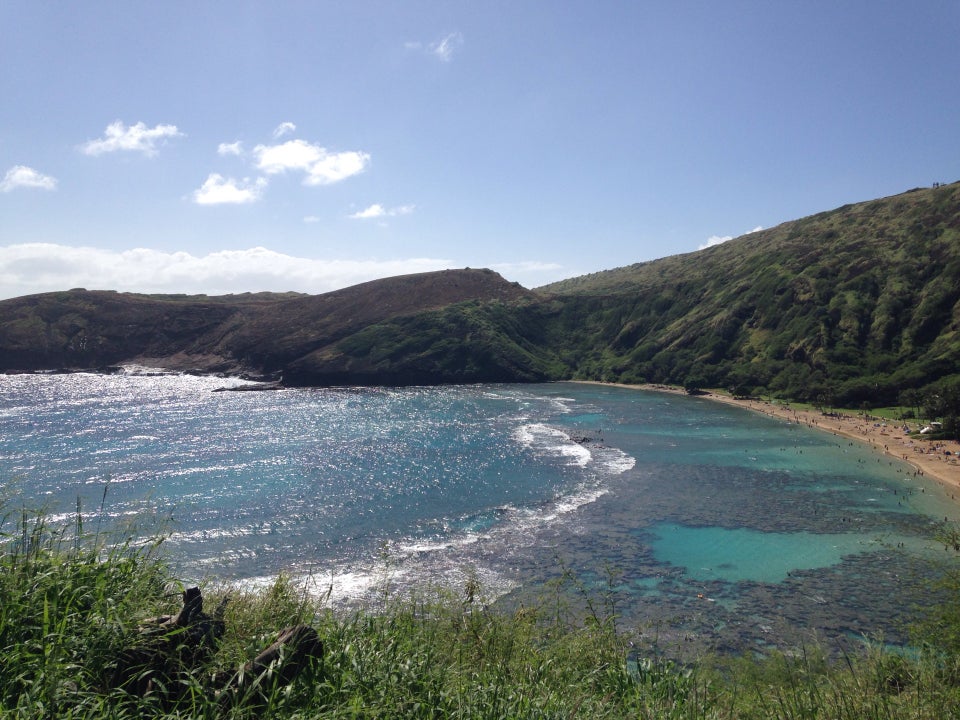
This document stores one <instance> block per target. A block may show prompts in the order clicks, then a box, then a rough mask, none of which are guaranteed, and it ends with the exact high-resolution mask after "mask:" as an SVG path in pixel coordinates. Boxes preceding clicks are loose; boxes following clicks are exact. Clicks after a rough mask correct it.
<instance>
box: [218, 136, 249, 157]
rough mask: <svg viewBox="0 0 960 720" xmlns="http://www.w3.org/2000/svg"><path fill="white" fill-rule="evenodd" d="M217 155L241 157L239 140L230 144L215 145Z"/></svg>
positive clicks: (241, 147) (241, 150) (241, 149)
mask: <svg viewBox="0 0 960 720" xmlns="http://www.w3.org/2000/svg"><path fill="white" fill-rule="evenodd" d="M217 155H236V156H240V155H243V143H242V142H240V141H239V140H237V141H236V142H232V143H220V144H219V145H217Z"/></svg>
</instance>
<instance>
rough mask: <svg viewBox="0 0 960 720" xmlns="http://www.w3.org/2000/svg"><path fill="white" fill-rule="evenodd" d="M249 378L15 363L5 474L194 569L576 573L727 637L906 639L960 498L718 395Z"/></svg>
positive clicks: (199, 573) (395, 583)
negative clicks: (144, 538)
mask: <svg viewBox="0 0 960 720" xmlns="http://www.w3.org/2000/svg"><path fill="white" fill-rule="evenodd" d="M235 384H238V383H237V381H227V380H221V379H215V378H197V377H188V376H143V375H124V376H101V375H58V376H40V375H32V376H25V375H21V376H6V377H0V477H2V478H3V480H4V481H5V484H6V488H5V490H6V495H7V496H11V495H13V496H14V498H15V500H14V502H26V503H29V504H31V505H35V506H42V507H43V508H45V509H46V511H47V512H49V513H50V515H51V518H53V519H54V521H56V522H63V523H69V522H71V518H72V515H71V514H72V512H74V511H75V508H76V504H77V499H78V498H80V501H81V504H82V507H83V508H84V515H85V524H86V526H87V527H91V523H103V524H104V525H109V526H113V527H116V526H118V525H119V526H126V527H132V528H133V531H134V532H137V533H141V534H149V533H152V532H161V533H165V534H166V535H168V538H169V539H168V541H167V542H166V543H165V545H166V547H167V548H168V552H169V554H170V558H171V561H172V562H173V563H174V565H175V568H176V570H177V572H178V573H179V574H180V575H181V576H182V577H183V578H184V579H196V578H200V577H209V576H211V575H213V576H217V577H220V578H223V579H225V580H228V581H233V582H244V583H250V584H259V583H265V582H269V581H270V578H271V577H273V576H275V575H276V573H278V572H281V571H283V572H287V573H290V574H293V575H295V576H299V577H302V578H305V579H307V580H308V581H309V582H310V583H312V584H313V585H314V586H315V587H316V588H317V590H318V591H326V590H330V591H331V599H332V602H334V603H352V602H365V601H367V600H368V599H370V598H374V597H377V596H380V595H382V592H383V591H384V590H385V589H390V591H391V592H396V591H404V590H406V589H410V588H416V587H423V586H424V585H427V584H451V585H453V586H454V587H456V586H458V585H462V584H463V583H465V582H466V579H467V577H468V576H475V577H477V578H479V579H480V581H481V582H482V583H483V586H484V588H485V591H486V592H487V593H488V595H489V596H490V598H491V599H493V598H499V599H500V601H501V602H504V603H514V604H519V603H524V604H526V603H531V602H539V599H538V598H542V595H543V592H544V588H548V587H552V585H551V581H554V580H557V579H558V578H561V577H564V576H572V577H575V578H576V579H577V582H576V585H577V587H579V588H585V589H586V591H587V592H596V593H598V594H600V595H603V596H604V597H611V595H610V593H613V594H614V595H615V596H616V610H617V613H618V614H619V616H620V618H621V624H622V625H624V626H625V627H633V628H644V629H651V628H655V629H656V633H657V636H658V637H659V638H661V639H664V640H672V641H676V642H690V641H691V638H695V639H696V641H697V642H698V643H702V644H703V645H704V646H706V647H709V648H714V649H720V650H725V649H742V648H744V647H755V648H764V647H768V646H771V645H773V646H776V645H785V644H789V643H790V642H794V641H796V640H797V639H798V638H800V639H802V638H803V637H805V636H806V634H811V633H812V634H817V635H821V636H823V637H827V638H845V637H850V636H856V635H858V634H867V633H873V632H874V631H876V630H878V629H879V630H881V631H883V632H884V633H885V634H886V635H887V636H888V637H893V638H894V639H896V637H897V636H898V633H899V632H900V630H901V628H900V627H899V626H900V624H901V622H902V621H903V620H905V619H906V615H905V613H907V612H908V609H909V607H910V606H911V604H912V602H913V601H914V600H915V599H916V593H917V592H918V587H919V586H918V585H917V568H918V567H923V565H922V564H923V562H925V560H924V559H925V558H926V557H928V556H929V555H931V554H932V553H935V552H937V550H938V549H937V548H936V547H935V545H934V544H933V543H931V542H930V540H929V537H930V533H931V530H932V528H933V527H934V526H935V525H936V523H937V522H939V521H942V520H943V519H944V518H945V517H949V518H951V519H956V518H957V516H958V513H957V506H956V505H955V504H954V503H952V502H950V501H949V500H948V499H947V498H946V497H945V495H944V493H943V492H942V491H941V490H940V489H939V488H938V487H937V486H936V484H935V483H930V482H927V481H926V480H925V479H923V478H915V477H913V476H912V475H911V474H910V471H909V469H908V468H907V467H906V466H905V465H902V464H899V463H896V462H893V461H890V460H889V459H888V458H885V457H882V456H879V455H877V454H876V453H874V452H873V451H871V450H869V449H867V448H865V447H861V446H856V445H851V444H850V443H849V442H847V441H841V440H839V439H838V438H836V437H834V436H832V435H828V434H825V433H818V432H815V431H813V430H810V429H807V428H804V427H800V426H797V425H791V424H788V423H784V422H781V421H777V420H774V419H771V418H769V417H766V416H762V415H758V414H753V413H750V412H747V411H744V410H741V409H739V408H732V407H728V406H723V405H718V404H715V403H710V402H708V401H705V400H702V399H698V398H688V397H682V396H675V395H667V394H660V393H647V392H638V391H634V390H629V389H623V388H614V387H606V386H594V385H578V384H548V385H495V386H494V385H491V386H468V387H444V388H407V389H389V388H365V389H364V388H361V389H328V390H285V391H280V392H212V391H213V390H215V389H217V388H218V387H221V386H224V385H235ZM104 493H105V495H104ZM940 552H941V553H942V549H940ZM578 592H580V590H577V589H576V588H574V592H573V595H572V596H571V599H570V602H572V603H573V605H574V606H575V605H576V604H577V602H578V601H577V597H578V595H577V593H578ZM579 597H580V598H581V599H582V598H583V596H582V595H580V596H579Z"/></svg>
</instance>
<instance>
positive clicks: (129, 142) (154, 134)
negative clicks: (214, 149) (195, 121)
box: [80, 120, 183, 156]
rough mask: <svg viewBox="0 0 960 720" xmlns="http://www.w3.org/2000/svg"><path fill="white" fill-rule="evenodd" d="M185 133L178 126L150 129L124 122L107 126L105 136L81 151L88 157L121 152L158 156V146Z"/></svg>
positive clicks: (81, 147) (93, 141) (83, 147)
mask: <svg viewBox="0 0 960 720" xmlns="http://www.w3.org/2000/svg"><path fill="white" fill-rule="evenodd" d="M182 136H183V133H182V132H180V131H179V130H178V129H177V126H176V125H156V126H154V127H152V128H148V127H147V126H146V125H145V124H144V123H142V122H138V123H137V124H136V125H131V126H129V127H127V126H126V125H124V124H123V123H122V122H120V121H119V120H117V121H116V122H113V123H110V124H109V125H107V129H106V131H105V132H104V135H103V137H102V138H100V139H99V140H90V141H88V142H86V143H84V144H83V145H81V146H80V151H81V152H83V153H85V154H86V155H102V154H103V153H108V152H117V151H120V150H124V151H134V152H142V153H143V154H144V155H147V156H153V155H156V154H157V152H158V151H157V145H160V144H162V143H163V142H165V141H166V140H167V139H168V138H175V137H182Z"/></svg>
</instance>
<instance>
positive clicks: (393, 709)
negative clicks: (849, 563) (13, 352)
mask: <svg viewBox="0 0 960 720" xmlns="http://www.w3.org/2000/svg"><path fill="white" fill-rule="evenodd" d="M0 533H2V535H0V652H2V657H3V663H0V717H5V718H6V717H11V718H12V717H17V718H53V717H56V718H91V719H92V718H151V717H156V718H160V717H180V718H185V717H191V718H227V717H233V718H254V717H272V718H358V717H369V718H384V717H394V718H590V719H591V720H593V719H595V718H624V717H643V718H675V719H681V718H705V719H706V718H713V719H716V720H725V719H727V718H730V719H733V718H747V719H749V718H755V719H756V720H761V719H762V720H768V719H770V718H809V719H815V718H833V719H836V718H839V719H847V720H855V719H860V718H864V719H866V718H880V717H883V718H919V719H921V720H924V719H929V720H940V719H942V718H946V717H956V716H957V715H958V713H960V672H958V668H960V666H958V663H957V655H956V651H957V648H956V647H955V638H956V637H958V636H960V634H958V627H960V625H958V623H960V620H958V611H957V607H958V605H957V601H956V597H957V595H956V593H955V592H954V593H953V597H954V600H953V602H952V603H950V604H949V607H948V608H941V610H940V611H939V612H938V613H936V614H934V615H932V616H931V619H932V622H933V624H932V625H931V626H930V627H929V628H927V635H926V637H927V639H928V640H929V641H931V642H927V643H923V644H921V645H920V646H919V647H920V650H921V651H920V652H918V653H917V654H915V655H909V656H904V655H899V654H896V653H893V652H890V651H887V650H884V649H883V648H882V647H880V646H876V647H873V648H870V649H866V650H865V651H864V653H863V655H861V656H858V657H850V656H847V657H845V659H844V660H843V661H842V662H839V663H831V662H830V661H828V660H827V659H826V658H825V656H824V655H823V654H822V653H821V652H820V651H819V650H818V649H817V648H814V647H807V648H798V649H797V652H796V653H795V654H790V655H772V656H770V657H767V658H752V657H744V658H723V659H714V660H711V659H702V660H699V661H697V662H696V663H694V664H688V665H682V664H679V663H676V662H674V661H672V660H669V659H667V658H665V657H663V656H662V655H659V654H657V652H656V650H655V649H654V648H653V647H650V646H648V645H644V644H643V643H642V641H641V640H640V639H639V638H635V637H632V636H627V635H624V634H622V633H620V632H618V631H617V629H616V624H615V619H616V615H615V602H613V600H612V599H611V598H609V597H605V596H603V595H601V596H599V597H595V598H587V600H588V602H587V607H588V608H593V609H592V610H589V609H588V611H587V612H586V613H585V614H582V615H577V614H573V613H572V612H571V611H570V610H569V608H568V607H567V606H565V605H564V604H563V603H562V601H561V598H562V594H561V593H559V591H558V593H557V594H556V595H554V596H550V597H548V598H546V599H545V600H544V601H543V602H542V604H540V605H537V606H534V607H526V608H522V609H520V610H515V611H506V610H498V609H496V608H495V607H493V608H491V607H490V606H489V605H487V604H486V603H485V602H484V599H483V596H482V588H480V587H478V586H477V585H476V584H475V583H474V582H472V581H471V582H469V583H468V585H467V587H465V588H463V589H462V591H461V592H452V591H450V592H440V591H436V592H430V591H424V592H423V593H422V594H421V595H419V596H417V597H409V598H401V597H391V596H390V595H389V594H388V593H387V591H386V589H385V590H384V594H383V595H382V597H381V600H380V603H379V604H378V606H377V607H373V608H368V609H366V610H362V611H351V612H342V613H339V614H338V613H335V612H332V611H331V610H329V609H328V608H327V607H326V606H325V605H324V603H323V601H322V599H315V598H311V597H309V596H307V595H306V594H304V593H303V592H302V591H301V590H299V589H298V588H297V587H295V586H294V585H293V584H291V583H290V582H289V581H288V580H285V579H284V578H279V579H278V580H277V581H276V582H275V584H274V585H273V586H272V587H269V588H267V589H266V590H264V591H262V592H259V593H250V592H244V591H239V590H236V589H227V588H215V587H208V588H205V590H204V592H205V594H206V595H207V597H208V599H209V600H210V604H215V603H216V601H217V599H218V596H222V595H224V594H229V596H230V602H229V603H228V604H227V605H226V609H225V612H224V615H223V623H224V633H223V635H222V637H221V639H220V642H219V644H218V645H216V646H215V649H214V651H213V652H211V653H210V654H209V655H208V656H202V655H201V656H199V657H200V660H197V658H198V655H197V653H196V647H193V646H188V647H182V646H180V643H179V641H178V639H177V637H178V636H177V635H176V634H172V635H170V636H169V637H164V642H165V643H167V644H166V645H164V647H166V648H168V652H169V662H168V666H167V671H166V672H168V673H170V674H169V675H164V676H157V675H153V677H154V682H153V683H152V684H151V685H150V686H149V687H150V690H149V692H146V693H144V692H143V691H142V688H141V689H140V690H138V689H137V678H136V675H134V677H133V678H132V679H131V680H129V681H128V684H127V685H126V686H124V687H117V686H116V685H117V683H116V682H115V678H116V677H117V667H118V665H119V664H120V663H122V662H123V661H124V658H129V657H130V652H131V649H135V648H138V647H142V646H143V643H144V642H145V640H144V637H145V636H144V635H143V633H142V631H138V624H139V623H141V622H142V621H143V620H144V619H145V618H147V617H151V616H156V615H158V614H161V613H164V612H167V613H172V612H176V611H177V609H178V607H177V598H178V597H179V595H180V593H179V592H178V591H177V590H178V587H177V583H176V582H175V581H174V580H173V578H172V577H171V576H170V574H169V571H168V570H167V569H166V568H165V567H164V565H163V563H162V560H161V559H160V556H159V555H158V554H157V552H156V550H157V543H154V544H150V545H147V546H139V547H137V546H134V545H133V544H131V543H129V542H125V543H121V544H120V545H113V544H109V543H107V542H105V540H106V538H104V536H103V535H100V534H99V533H98V534H96V535H93V536H91V535H87V534H84V529H83V528H81V527H79V523H73V524H71V525H70V526H68V527H64V528H55V527H50V526H48V525H46V524H44V521H43V520H42V519H40V518H39V517H38V516H32V515H29V514H26V513H7V514H3V515H0ZM78 533H79V536H78ZM956 589H957V586H956V583H955V582H954V585H953V586H952V590H954V591H955V590H956ZM300 623H307V624H309V625H310V626H312V627H313V628H315V629H316V631H317V632H318V634H319V637H320V639H321V640H322V642H323V644H324V648H325V650H324V654H323V658H322V660H321V661H319V662H314V663H312V664H310V665H308V666H306V667H305V669H304V671H303V672H302V673H301V674H300V676H299V677H298V678H296V679H295V680H294V681H293V682H290V683H288V682H286V681H285V679H284V678H283V677H282V674H283V670H282V668H283V666H282V665H281V666H277V667H275V668H274V669H273V671H272V672H271V673H269V674H267V675H262V676H258V680H257V683H256V684H253V685H248V686H246V687H248V688H249V690H248V691H247V692H244V693H231V694H226V695H224V694H222V693H221V694H220V695H219V696H218V695H217V694H216V693H215V692H214V690H212V689H211V686H212V683H213V679H214V678H221V679H222V678H225V677H226V678H233V677H234V675H235V673H236V671H237V669H238V668H240V667H241V666H243V664H244V663H245V662H247V661H248V660H250V659H251V658H252V657H253V656H254V655H255V654H256V653H257V652H259V650H260V649H261V648H263V647H264V646H265V644H267V643H269V642H271V641H272V639H273V638H274V636H275V635H276V631H277V630H278V629H279V628H281V627H284V626H290V625H295V624H300ZM151 637H154V638H155V637H156V636H155V635H153V636H151ZM939 638H948V640H949V641H948V642H946V643H944V644H939V645H938V644H937V643H938V642H939ZM159 677H163V678H164V679H165V680H166V681H167V683H168V685H164V684H163V682H161V681H160V680H159V679H158V678H159ZM141 685H143V683H141ZM172 698H176V699H172Z"/></svg>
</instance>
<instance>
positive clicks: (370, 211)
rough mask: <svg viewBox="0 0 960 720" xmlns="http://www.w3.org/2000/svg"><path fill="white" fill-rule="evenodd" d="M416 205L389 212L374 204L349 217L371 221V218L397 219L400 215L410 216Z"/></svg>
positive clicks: (404, 206)
mask: <svg viewBox="0 0 960 720" xmlns="http://www.w3.org/2000/svg"><path fill="white" fill-rule="evenodd" d="M415 208H416V205H400V206H398V207H395V208H390V209H389V210H388V209H387V208H385V207H384V206H383V205H381V204H380V203H374V204H373V205H371V206H370V207H367V208H364V209H363V210H360V211H358V212H355V213H353V214H352V215H350V216H349V217H350V218H351V219H353V220H369V219H371V218H382V217H396V216H398V215H409V214H410V213H412V212H413V211H414V209H415Z"/></svg>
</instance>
